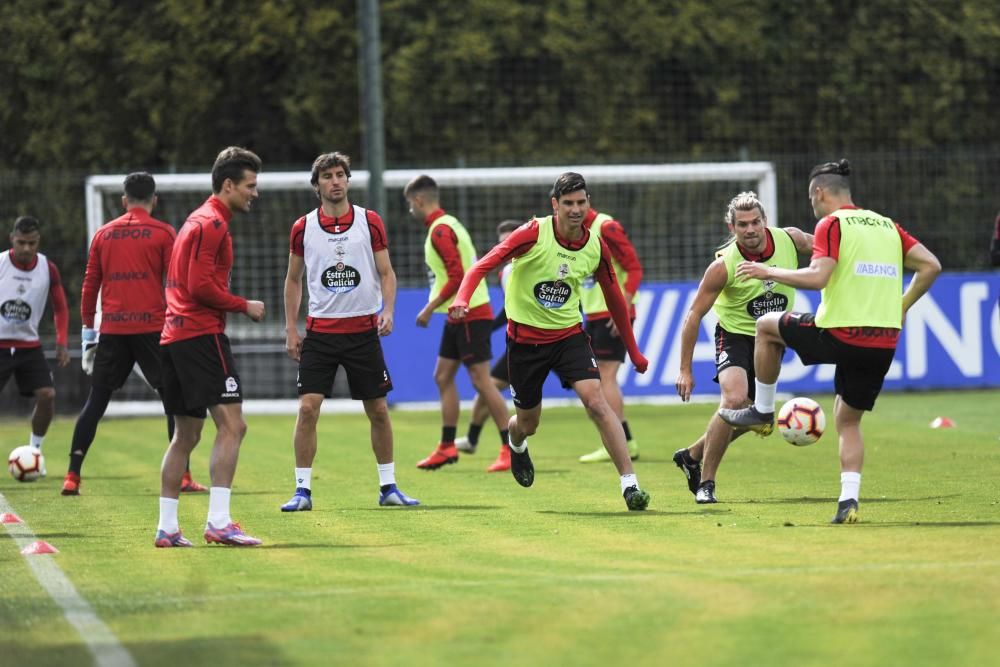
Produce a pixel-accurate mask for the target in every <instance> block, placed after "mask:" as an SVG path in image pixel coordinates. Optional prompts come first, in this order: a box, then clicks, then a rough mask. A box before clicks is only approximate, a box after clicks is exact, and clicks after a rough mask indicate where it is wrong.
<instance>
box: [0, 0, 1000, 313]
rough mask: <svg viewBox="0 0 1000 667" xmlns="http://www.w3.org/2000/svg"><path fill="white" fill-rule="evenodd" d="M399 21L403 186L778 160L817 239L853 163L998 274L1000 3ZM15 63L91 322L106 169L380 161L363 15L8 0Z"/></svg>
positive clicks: (955, 254)
mask: <svg viewBox="0 0 1000 667" xmlns="http://www.w3.org/2000/svg"><path fill="white" fill-rule="evenodd" d="M380 17H381V38H382V66H383V84H384V85H383V88H384V90H383V95H384V101H385V127H386V162H387V166H388V167H389V168H402V167H422V168H434V167H453V166H521V165H540V164H544V165H559V164H573V163H577V164H581V163H582V164H588V163H595V162H596V163H609V162H610V163H630V162H687V161H701V160H706V161H710V160H740V159H750V160H770V161H772V162H774V163H775V164H776V166H777V167H778V172H779V196H780V204H781V209H780V210H781V212H782V222H783V223H784V224H792V223H793V222H794V223H795V224H798V225H800V226H804V227H806V228H810V226H811V223H812V217H811V212H810V210H809V209H808V204H807V201H806V198H805V178H806V175H807V173H808V169H809V167H811V166H812V165H813V164H815V163H817V162H821V161H826V160H832V159H836V158H839V157H843V156H846V157H849V158H851V159H852V161H853V162H854V163H855V164H856V165H857V166H858V179H857V181H856V186H855V187H856V190H858V191H859V192H860V193H861V194H863V198H862V199H861V203H863V204H865V205H868V206H871V207H872V208H876V209H878V210H882V211H884V212H886V213H887V214H889V215H892V216H893V217H897V219H899V220H900V221H901V222H902V223H904V224H905V225H907V226H908V228H910V229H911V231H914V232H915V233H916V234H918V236H919V237H920V238H922V239H923V240H924V241H925V242H926V243H927V244H928V245H929V246H931V247H932V248H933V249H934V250H935V252H937V253H938V254H939V255H941V256H942V258H943V259H944V260H945V264H946V266H948V267H950V268H969V269H975V268H985V266H986V260H985V254H986V250H985V248H986V244H987V242H988V236H989V227H990V223H991V221H992V219H993V216H994V214H995V212H996V209H997V208H998V207H1000V195H998V193H997V188H996V184H997V181H998V177H1000V157H998V151H997V149H998V147H1000V131H998V130H1000V121H998V118H1000V111H998V110H1000V4H998V3H996V2H995V1H994V0H935V1H930V0H841V1H839V2H829V3H814V2H804V1H800V0H713V1H709V2H706V1H704V0H664V1H660V2H651V1H643V0H556V1H548V2H542V3H540V2H537V1H535V0H504V2H496V1H495V0H468V1H466V2H462V3H452V2H428V1H427V0H386V1H384V2H382V3H381V5H380ZM0 44H3V48H2V49H0V91H2V94H0V221H2V224H4V225H9V224H10V222H11V221H12V220H13V218H14V217H16V216H17V215H19V214H22V213H33V214H35V215H37V216H38V217H40V218H41V219H42V220H43V223H45V224H46V232H45V240H44V242H43V243H44V246H45V248H44V249H45V251H46V252H48V253H49V254H50V255H51V256H53V258H54V259H56V260H57V261H58V262H59V264H60V266H62V267H63V272H64V273H65V274H66V278H67V283H68V286H69V292H70V299H71V304H73V310H74V317H76V313H75V310H76V307H75V303H76V298H78V293H79V292H78V290H79V284H80V280H81V278H82V269H83V261H84V253H85V248H86V243H87V239H86V238H85V232H84V231H83V230H84V226H83V218H84V215H83V188H82V184H83V180H84V178H85V177H86V175H87V174H89V173H94V172H112V173H114V172H127V171H131V170H135V169H139V168H145V169H149V170H151V171H153V172H154V173H156V172H160V173H162V172H166V171H192V170H194V171H205V170H207V169H208V168H209V166H210V165H211V162H212V160H213V159H214V156H215V155H216V153H217V152H218V150H219V149H220V148H222V147H224V146H227V145H230V144H239V145H243V146H247V147H249V148H252V149H254V150H255V151H257V152H258V153H259V154H260V155H261V156H262V158H263V160H264V164H265V169H267V170H276V169H305V168H307V167H308V165H309V163H310V162H311V160H312V158H313V157H314V156H315V155H316V154H318V153H320V152H324V151H327V150H334V149H337V150H341V151H345V152H347V153H349V154H351V155H353V156H354V158H355V165H356V166H359V167H362V168H363V167H364V166H365V156H364V154H363V153H362V149H361V146H362V125H361V123H362V119H361V114H360V112H359V107H360V95H359V80H358V77H359V74H358V73H359V66H358V51H359V31H358V29H357V3H356V2H355V0H336V1H334V2H329V3H316V2H313V1H308V2H307V1H306V0H284V1H283V0H262V1H260V2H248V1H235V2H234V1H229V2H221V1H219V0H158V1H144V0H89V1H88V2H86V3H80V2H58V1H53V0H6V1H5V2H3V3H0ZM397 195H398V193H393V194H392V196H397ZM719 205H720V207H721V206H724V202H720V204H719ZM292 214H294V215H297V214H299V212H293V213H290V215H292ZM171 222H173V223H174V224H179V223H180V222H181V220H171ZM625 222H626V224H629V223H630V222H631V223H633V224H638V223H637V222H636V221H625ZM642 224H656V222H655V221H642ZM665 242H667V241H665ZM412 265H413V267H414V268H413V269H412V271H410V270H409V269H407V270H406V271H404V272H403V273H402V275H401V276H400V277H401V279H402V281H403V284H415V283H416V282H418V281H422V280H423V272H422V270H421V269H420V267H419V262H416V261H414V262H412ZM407 266H408V265H407ZM411 274H412V275H411ZM692 277H694V276H692ZM75 297H76V298H75Z"/></svg>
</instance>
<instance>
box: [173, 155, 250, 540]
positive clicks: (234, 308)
mask: <svg viewBox="0 0 1000 667" xmlns="http://www.w3.org/2000/svg"><path fill="white" fill-rule="evenodd" d="M260 166H261V163H260V158H259V157H257V156H256V155H255V154H254V153H252V152H250V151H248V150H246V149H245V148H239V147H236V146H231V147H229V148H226V149H225V150H223V151H222V152H221V153H219V156H218V157H217V158H216V159H215V164H214V165H213V166H212V192H213V194H212V195H211V196H210V197H209V198H208V199H207V200H206V201H205V203H204V204H202V205H201V206H199V207H198V208H197V209H195V210H194V211H193V212H192V213H191V215H189V216H188V219H187V220H186V221H185V222H184V225H183V226H182V227H181V230H180V232H179V233H178V234H177V241H176V242H175V243H174V249H173V253H172V254H171V257H170V270H169V272H168V274H167V286H166V294H167V315H166V322H165V324H164V327H163V334H162V336H161V337H160V345H161V348H160V359H161V362H162V366H163V405H164V408H165V409H166V411H167V413H168V414H172V415H174V421H175V423H176V428H175V431H174V438H173V440H172V441H171V442H170V447H168V448H167V453H166V454H165V455H164V457H163V466H162V468H161V470H160V521H159V524H158V526H157V531H156V539H155V540H154V544H155V545H156V546H157V547H189V546H191V543H190V542H189V541H188V540H187V539H186V538H185V537H184V536H183V535H182V534H181V530H180V527H179V526H178V523H177V503H178V500H177V499H178V496H179V495H180V487H181V478H182V477H183V476H184V468H185V467H186V465H187V460H188V458H189V457H190V455H191V451H192V450H193V449H194V448H195V446H196V445H197V444H198V440H200V439H201V430H202V427H203V426H204V425H205V416H206V412H207V413H210V414H211V415H212V420H213V421H214V422H215V427H216V436H215V442H214V444H213V445H212V458H211V465H210V469H209V472H210V474H211V478H212V486H211V489H210V490H209V494H210V495H209V501H208V503H209V504H208V520H207V521H206V524H205V541H206V542H208V543H215V544H227V545H232V546H257V545H259V544H260V543H261V541H260V540H258V539H257V538H255V537H250V536H249V535H246V534H245V533H244V532H243V530H242V529H241V528H240V525H239V524H237V523H234V522H233V520H232V518H231V517H230V514H229V496H230V493H231V487H232V485H233V477H234V476H235V474H236V462H237V460H238V459H239V452H240V443H242V442H243V437H244V436H245V435H246V432H247V425H246V422H245V421H243V406H242V403H243V391H242V386H241V384H240V376H239V373H238V372H237V370H236V364H235V362H234V361H233V353H232V350H231V349H230V346H229V338H228V337H227V336H226V334H225V331H226V313H245V314H246V316H247V317H249V318H250V319H251V320H253V321H254V322H260V321H261V320H263V319H264V303H263V302H262V301H249V300H247V299H245V298H243V297H241V296H236V295H235V294H233V293H232V292H230V291H229V275H230V273H231V272H232V269H233V237H232V235H231V234H230V232H229V223H230V221H231V220H232V218H233V214H234V213H236V212H237V211H239V212H240V213H249V212H250V206H251V205H252V204H253V200H254V199H256V198H257V174H258V173H260Z"/></svg>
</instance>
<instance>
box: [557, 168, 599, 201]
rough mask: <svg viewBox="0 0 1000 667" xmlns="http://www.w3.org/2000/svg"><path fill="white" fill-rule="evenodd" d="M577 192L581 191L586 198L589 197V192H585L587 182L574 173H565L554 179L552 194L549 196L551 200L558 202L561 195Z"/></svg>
mask: <svg viewBox="0 0 1000 667" xmlns="http://www.w3.org/2000/svg"><path fill="white" fill-rule="evenodd" d="M577 190H583V191H584V192H586V193H587V195H588V196H589V195H590V191H588V190H587V181H585V180H584V179H583V176H581V175H580V174H578V173H576V172H575V171H567V172H566V173H565V174H563V175H562V176H560V177H559V178H557V179H556V182H555V183H554V184H553V185H552V192H551V193H549V194H550V196H551V197H552V198H553V199H556V200H558V199H559V198H560V197H562V196H563V195H565V194H569V193H570V192H576V191H577Z"/></svg>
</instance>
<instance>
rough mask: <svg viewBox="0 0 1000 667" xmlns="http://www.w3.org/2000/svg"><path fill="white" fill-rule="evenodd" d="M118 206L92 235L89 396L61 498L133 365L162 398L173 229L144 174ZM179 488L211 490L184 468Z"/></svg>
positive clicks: (83, 302)
mask: <svg viewBox="0 0 1000 667" xmlns="http://www.w3.org/2000/svg"><path fill="white" fill-rule="evenodd" d="M124 191H125V194H123V195H122V207H123V208H124V209H125V214H124V215H121V216H119V217H117V218H115V219H114V220H111V221H110V222H108V223H107V224H105V225H104V226H102V227H101V228H100V229H99V230H98V231H97V233H96V234H95V235H94V238H93V240H92V241H91V244H90V255H89V256H88V258H87V272H86V274H85V275H84V278H83V292H82V294H81V297H80V316H81V318H82V321H83V331H82V334H81V339H82V341H83V357H82V363H83V370H84V372H86V373H87V375H92V376H93V377H92V380H91V387H90V394H89V395H88V396H87V402H86V404H85V405H84V406H83V410H82V411H81V412H80V416H79V417H78V418H77V420H76V428H74V430H73V441H72V443H71V444H70V451H69V471H68V472H67V473H66V477H65V478H64V479H63V486H62V495H64V496H76V495H79V494H80V472H81V470H82V468H83V460H84V458H86V456H87V452H88V450H89V449H90V445H91V444H92V443H93V442H94V435H95V434H96V433H97V423H98V422H99V421H100V420H101V417H103V416H104V411H105V410H107V408H108V402H109V401H111V394H112V393H113V392H114V391H115V390H116V389H119V388H121V386H122V385H123V384H125V380H126V379H127V378H128V376H129V373H131V372H132V368H133V366H134V365H135V364H136V363H138V364H139V368H140V369H141V370H142V375H143V377H144V378H145V379H146V381H147V382H148V383H149V385H150V386H151V387H153V388H154V389H155V390H156V391H157V393H159V394H160V396H161V399H162V394H163V390H162V387H163V383H162V382H161V379H160V330H161V329H163V313H164V311H165V310H166V301H165V300H164V297H163V281H164V280H165V279H166V277H167V266H168V265H169V264H170V251H171V250H172V249H173V247H174V238H176V236H177V233H176V232H175V231H174V228H173V227H171V226H170V225H168V224H167V223H165V222H161V221H160V220H157V219H155V218H153V217H152V216H151V213H152V212H153V209H154V208H155V207H156V181H155V180H154V179H153V177H152V176H151V175H150V174H148V173H146V172H135V173H132V174H129V175H128V176H126V177H125V184H124ZM98 293H100V295H101V312H102V316H101V331H100V334H101V335H100V344H98V336H97V332H96V331H95V330H94V319H95V317H96V312H97V295H98ZM167 435H168V438H173V435H174V420H173V416H172V415H167ZM181 491H187V492H199V491H201V492H203V491H208V489H206V488H205V487H204V486H202V485H201V484H198V482H196V481H194V480H193V479H191V472H190V471H189V470H187V471H185V472H184V478H183V480H182V482H181Z"/></svg>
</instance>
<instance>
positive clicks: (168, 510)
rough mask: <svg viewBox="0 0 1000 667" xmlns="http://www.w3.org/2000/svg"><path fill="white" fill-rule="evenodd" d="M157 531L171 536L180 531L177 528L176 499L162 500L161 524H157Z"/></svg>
mask: <svg viewBox="0 0 1000 667" xmlns="http://www.w3.org/2000/svg"><path fill="white" fill-rule="evenodd" d="M156 529H157V530H162V531H163V532H165V533H170V534H173V533H176V532H177V531H179V530H180V528H179V527H178V526H177V499H176V498H160V523H159V524H157V526H156Z"/></svg>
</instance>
